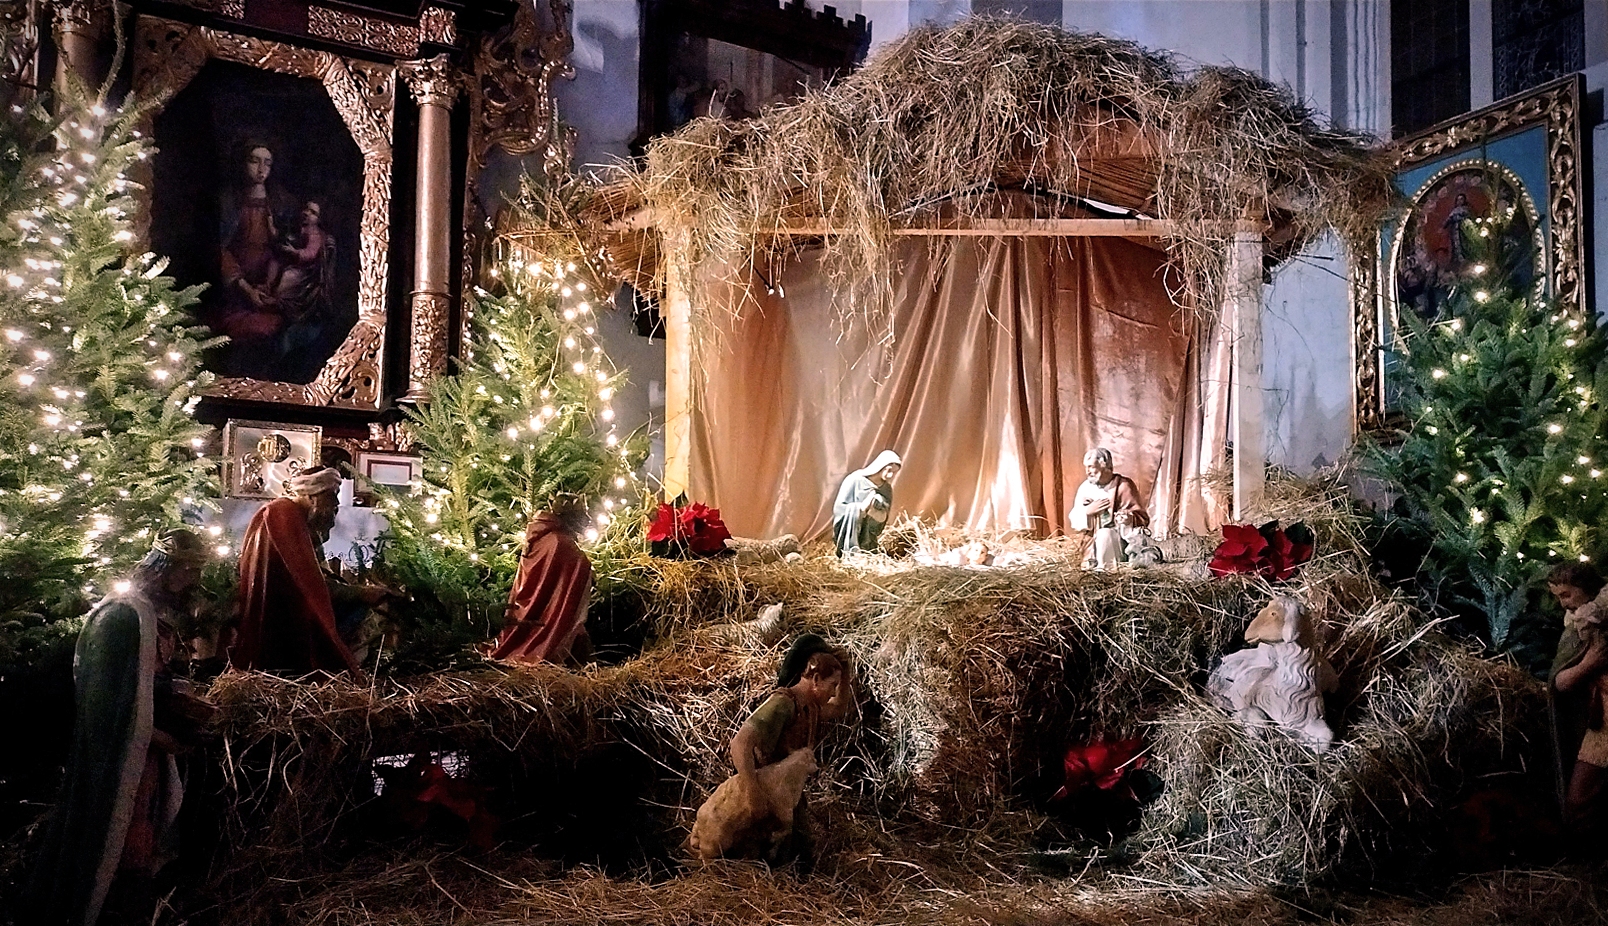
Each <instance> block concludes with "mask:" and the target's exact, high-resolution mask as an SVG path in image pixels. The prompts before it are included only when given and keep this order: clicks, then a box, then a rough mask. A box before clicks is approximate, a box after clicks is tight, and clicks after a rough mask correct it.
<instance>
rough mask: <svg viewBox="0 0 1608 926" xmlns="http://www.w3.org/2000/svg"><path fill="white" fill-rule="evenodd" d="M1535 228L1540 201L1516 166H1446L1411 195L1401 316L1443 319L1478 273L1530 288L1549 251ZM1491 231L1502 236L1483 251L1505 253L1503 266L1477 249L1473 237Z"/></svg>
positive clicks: (1401, 239)
mask: <svg viewBox="0 0 1608 926" xmlns="http://www.w3.org/2000/svg"><path fill="white" fill-rule="evenodd" d="M1536 228H1537V224H1536V213H1535V202H1534V200H1532V199H1531V198H1530V195H1529V194H1528V193H1527V192H1526V191H1525V190H1524V187H1523V185H1522V183H1521V182H1520V181H1519V179H1518V177H1516V176H1514V174H1513V172H1512V171H1509V170H1506V169H1505V168H1503V167H1502V166H1501V165H1498V164H1492V163H1488V162H1482V161H1459V162H1457V163H1456V164H1453V165H1452V166H1450V167H1448V168H1446V169H1444V170H1442V171H1440V172H1439V173H1437V174H1436V175H1434V176H1433V177H1432V178H1431V179H1430V180H1429V181H1428V182H1427V183H1425V184H1424V187H1423V189H1422V190H1420V191H1419V192H1418V195H1416V196H1414V197H1413V200H1412V208H1411V209H1410V210H1409V211H1408V213H1407V216H1406V218H1405V220H1404V224H1403V227H1402V231H1401V234H1400V235H1399V236H1398V237H1397V245H1396V254H1395V261H1394V264H1393V268H1392V269H1393V271H1394V273H1393V276H1394V282H1395V287H1396V310H1397V313H1398V315H1397V317H1398V318H1399V317H1400V315H1399V313H1401V312H1412V313H1414V314H1415V315H1417V316H1418V317H1419V318H1421V319H1423V320H1424V321H1426V322H1435V321H1439V320H1442V319H1443V318H1445V317H1447V313H1448V311H1449V305H1448V300H1449V299H1450V298H1451V296H1452V291H1453V290H1454V289H1455V288H1456V287H1457V285H1458V284H1460V283H1465V282H1468V281H1470V280H1474V279H1489V280H1491V282H1492V283H1493V284H1498V283H1500V284H1505V285H1509V286H1512V287H1513V288H1515V289H1517V290H1519V291H1521V292H1522V291H1525V290H1528V289H1529V288H1530V287H1531V286H1532V285H1533V284H1534V282H1535V280H1536V279H1538V278H1539V274H1538V272H1537V266H1536V262H1537V261H1538V260H1540V259H1541V258H1542V257H1543V254H1542V251H1541V246H1540V243H1539V242H1538V241H1536V240H1535V232H1536ZM1492 234H1495V235H1498V236H1500V238H1501V240H1500V241H1497V242H1493V244H1495V247H1491V248H1486V249H1482V251H1481V252H1482V253H1485V254H1495V255H1500V256H1501V258H1502V259H1501V261H1500V266H1487V263H1486V262H1487V261H1488V260H1489V258H1486V257H1479V256H1476V254H1475V253H1471V252H1473V251H1474V250H1475V248H1476V245H1475V244H1474V243H1473V242H1471V240H1470V237H1469V236H1472V235H1485V236H1490V235H1492ZM1496 275H1501V276H1503V277H1505V279H1503V280H1500V281H1498V280H1496V279H1494V277H1495V276H1496Z"/></svg>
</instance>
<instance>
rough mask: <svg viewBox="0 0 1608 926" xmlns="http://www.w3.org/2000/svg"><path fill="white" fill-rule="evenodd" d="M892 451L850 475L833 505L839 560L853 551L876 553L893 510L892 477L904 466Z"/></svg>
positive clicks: (834, 536) (881, 454) (833, 532)
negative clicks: (889, 514) (879, 538)
mask: <svg viewBox="0 0 1608 926" xmlns="http://www.w3.org/2000/svg"><path fill="white" fill-rule="evenodd" d="M903 465H904V464H903V462H902V461H901V460H900V459H899V455H898V454H897V453H894V452H893V451H892V450H884V451H882V452H881V453H879V454H877V458H876V459H875V460H872V461H871V465H870V466H867V467H866V468H865V469H857V470H855V471H854V472H852V473H850V474H849V475H848V476H847V477H846V478H845V479H844V480H843V485H842V486H840V487H839V488H838V494H837V501H835V502H833V503H832V539H833V541H834V542H835V543H836V544H837V552H838V555H839V556H842V555H843V554H845V553H848V552H850V551H851V550H871V551H875V550H876V549H877V538H878V537H880V536H882V528H883V526H885V525H886V524H887V523H888V513H889V512H890V511H891V510H892V509H893V477H895V476H897V475H899V468H900V467H901V466H903Z"/></svg>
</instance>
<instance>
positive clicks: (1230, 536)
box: [1206, 524, 1267, 576]
mask: <svg viewBox="0 0 1608 926" xmlns="http://www.w3.org/2000/svg"><path fill="white" fill-rule="evenodd" d="M1266 550H1267V538H1266V537H1263V536H1262V532H1261V531H1259V530H1257V529H1256V528H1254V527H1252V526H1251V525H1249V524H1224V525H1223V542H1222V543H1220V544H1218V545H1217V551H1216V552H1215V553H1213V554H1212V561H1211V562H1210V563H1207V564H1206V568H1208V569H1210V570H1211V571H1212V575H1214V576H1226V575H1228V574H1230V573H1235V572H1255V571H1256V570H1257V567H1258V564H1259V562H1260V561H1261V559H1262V554H1263V553H1264V552H1265V551H1266Z"/></svg>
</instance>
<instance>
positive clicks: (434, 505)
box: [382, 246, 643, 662]
mask: <svg viewBox="0 0 1608 926" xmlns="http://www.w3.org/2000/svg"><path fill="white" fill-rule="evenodd" d="M501 256H502V259H501V260H500V261H498V265H497V266H496V267H495V268H494V269H493V270H492V271H491V277H492V279H493V280H494V281H495V289H496V292H490V291H486V290H477V291H476V292H475V294H474V298H473V299H472V300H471V304H470V306H469V307H468V309H467V311H468V312H469V323H470V333H469V337H468V339H467V343H466V344H465V347H464V351H463V357H462V358H461V361H460V364H459V367H458V370H457V372H456V373H454V374H453V375H450V376H443V377H439V378H438V379H436V380H435V381H434V382H433V383H432V384H431V386H430V400H429V402H428V403H426V404H423V405H421V406H419V408H418V409H417V410H416V411H412V412H410V413H409V416H408V430H409V432H410V433H411V435H412V437H413V441H414V444H413V448H414V450H415V451H417V452H418V453H419V454H420V455H421V456H422V458H423V478H422V480H421V481H420V483H419V485H418V486H417V487H416V488H415V489H414V490H413V491H411V492H395V493H390V494H389V495H388V496H387V497H386V498H385V500H384V501H383V503H382V505H383V509H384V510H385V512H386V514H387V516H388V518H389V520H390V524H391V528H390V532H389V534H388V536H387V539H386V542H385V544H384V555H383V562H384V567H383V568H384V570H385V572H386V573H387V574H388V576H389V578H390V579H391V580H392V581H393V582H395V583H397V584H399V585H404V586H406V587H407V588H409V589H410V590H411V591H412V593H413V595H414V598H415V607H414V608H413V609H411V615H410V618H411V619H409V620H407V624H408V626H407V627H406V628H405V631H404V638H405V645H407V646H409V647H411V649H412V650H413V651H414V652H415V653H417V654H421V655H419V656H418V658H419V659H422V660H424V661H425V662H429V661H431V660H438V659H440V658H441V657H442V656H443V655H445V654H447V653H449V652H450V651H451V650H453V649H454V648H461V646H462V644H464V643H467V642H470V641H475V640H483V639H486V638H488V637H490V636H493V635H495V633H496V631H497V629H498V627H499V626H500V623H501V617H502V611H503V605H504V603H505V601H506V600H507V596H508V591H509V588H510V586H511V584H512V582H513V577H514V573H515V571H516V570H517V568H518V563H519V553H520V549H521V546H522V544H523V541H524V535H525V528H526V525H527V524H528V523H529V522H530V520H531V518H532V517H533V516H534V515H536V514H537V513H539V512H540V511H542V510H544V509H545V508H547V507H548V506H549V505H551V504H552V503H553V502H554V500H555V499H557V498H558V497H559V496H560V495H576V496H580V497H582V498H584V499H585V500H586V503H587V505H588V507H589V508H590V510H591V514H592V526H591V527H590V528H589V529H588V530H587V531H586V533H585V536H584V537H583V538H582V545H583V547H588V548H589V553H590V555H591V557H592V559H593V561H594V565H596V566H598V567H599V568H598V569H597V573H598V576H599V579H600V580H604V579H606V577H607V572H608V570H607V569H606V568H603V567H602V566H601V564H600V563H599V560H607V559H608V558H609V557H610V556H611V554H612V553H614V552H617V551H619V549H620V548H621V546H622V545H624V546H631V545H633V544H634V545H636V546H640V535H641V533H642V518H643V513H642V512H641V511H640V510H639V508H640V506H641V496H642V490H641V487H640V484H639V482H638V479H637V476H636V475H635V469H636V466H637V465H638V464H640V462H641V458H642V453H641V448H640V447H639V446H638V444H639V442H638V441H634V440H631V439H629V435H625V434H622V433H621V432H620V430H619V427H618V425H617V422H616V418H615V412H614V408H613V406H612V401H613V400H614V398H615V396H616V394H617V393H618V391H619V388H620V386H621V384H622V382H623V374H622V373H621V371H619V370H618V369H616V368H615V367H614V366H613V364H612V363H611V362H610V361H609V358H608V357H607V355H606V354H605V353H604V351H603V348H602V346H601V344H600V343H599V341H598V335H597V314H598V312H599V311H602V310H604V309H605V305H604V301H605V300H607V299H608V298H609V297H608V296H607V295H606V294H600V293H599V292H598V290H599V289H600V288H601V287H600V286H599V284H598V283H597V282H596V280H595V279H591V280H590V282H589V275H588V274H587V273H585V272H584V271H583V270H582V269H581V268H580V267H578V266H577V263H576V262H575V260H573V259H572V258H574V257H576V256H577V255H576V254H575V253H574V252H573V250H572V249H571V250H570V251H569V253H558V254H557V255H554V254H548V253H542V252H538V251H536V250H533V249H531V248H529V247H515V246H506V247H504V248H502V255H501ZM403 655H404V656H407V655H408V654H403Z"/></svg>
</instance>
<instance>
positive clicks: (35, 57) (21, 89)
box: [0, 0, 39, 100]
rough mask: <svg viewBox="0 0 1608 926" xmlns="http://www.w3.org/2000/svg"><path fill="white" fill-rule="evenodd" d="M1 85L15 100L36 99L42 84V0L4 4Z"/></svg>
mask: <svg viewBox="0 0 1608 926" xmlns="http://www.w3.org/2000/svg"><path fill="white" fill-rule="evenodd" d="M0 82H4V83H5V84H7V85H9V87H8V88H7V89H6V91H5V93H6V94H7V95H8V96H9V97H10V99H13V100H23V99H27V98H29V97H31V96H32V93H33V91H34V90H36V89H37V88H38V84H39V6H38V0H5V2H0Z"/></svg>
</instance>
